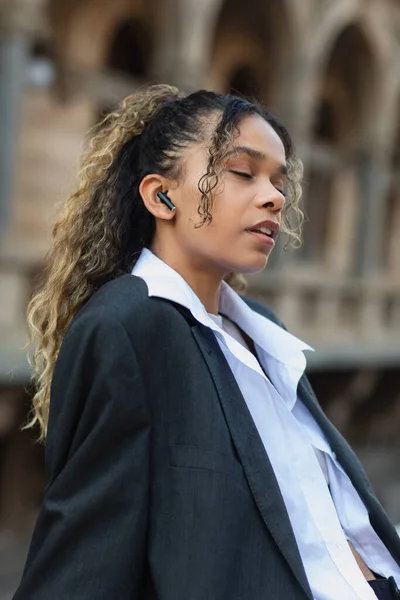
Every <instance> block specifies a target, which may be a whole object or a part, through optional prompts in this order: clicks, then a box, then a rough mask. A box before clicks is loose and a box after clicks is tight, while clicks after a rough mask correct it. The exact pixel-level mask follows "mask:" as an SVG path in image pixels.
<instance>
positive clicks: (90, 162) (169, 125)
mask: <svg viewBox="0 0 400 600" xmlns="http://www.w3.org/2000/svg"><path fill="white" fill-rule="evenodd" d="M251 114H258V115H260V116H262V117H263V118H264V119H265V120H266V121H267V122H268V123H269V124H270V125H271V126H272V127H273V129H274V130H275V131H276V132H277V133H278V135H279V136H280V138H281V140H282V142H283V145H284V147H285V153H286V159H287V166H288V175H287V184H286V188H287V200H286V203H285V207H284V213H283V215H282V217H283V219H282V230H283V232H285V233H287V234H288V238H289V242H291V243H292V245H294V246H296V245H299V244H300V243H301V226H302V222H303V213H302V211H301V209H300V206H299V203H300V198H301V179H302V164H301V162H300V160H299V159H298V158H297V157H296V156H295V154H294V150H293V146H292V142H291V139H290V137H289V134H288V132H287V130H286V129H285V127H284V126H283V125H282V124H281V123H280V122H279V121H278V120H277V119H276V118H275V117H274V116H272V115H271V114H270V113H269V112H268V111H266V110H265V109H264V108H263V107H262V106H260V105H258V104H257V103H255V102H250V101H248V100H245V99H242V98H237V97H234V96H230V95H224V94H219V93H215V92H209V91H204V90H200V91H198V92H195V93H192V94H190V95H187V96H184V95H181V94H180V92H179V91H178V89H177V88H175V87H171V86H168V85H155V86H149V87H147V88H144V89H142V90H140V91H139V92H137V93H135V94H133V95H131V96H129V97H128V98H126V99H125V100H124V101H123V102H122V104H121V106H120V107H119V108H118V110H116V111H115V112H112V113H111V114H109V115H108V116H107V117H106V118H105V119H104V120H103V122H102V123H100V124H99V125H98V126H97V127H96V128H95V130H94V133H93V136H92V138H91V141H90V143H89V144H88V149H87V151H86V152H85V154H84V155H83V158H82V163H81V168H80V181H79V185H78V187H77V189H76V190H75V191H74V192H73V193H72V194H71V195H70V196H69V198H68V199H67V200H66V205H65V211H64V215H63V217H62V218H61V220H60V221H59V222H57V223H56V225H55V226H54V229H53V244H52V247H51V249H50V251H49V253H48V255H47V259H46V265H47V268H46V271H45V281H44V284H43V286H42V288H41V290H40V291H39V292H38V293H37V294H36V295H35V296H34V297H33V298H32V300H31V301H30V303H29V305H28V311H27V318H28V325H29V329H30V343H31V344H34V345H35V351H34V355H33V361H32V362H33V369H34V381H35V385H36V393H35V395H34V397H33V406H32V415H31V418H30V420H29V422H28V424H27V426H26V427H33V426H34V425H37V424H38V425H39V427H40V440H41V441H44V440H45V438H46V431H47V421H48V414H49V407H50V387H51V380H52V375H53V371H54V366H55V362H56V360H57V356H58V352H59V349H60V346H61V343H62V340H63V338H64V335H65V333H66V330H67V329H68V327H69V325H70V323H71V321H72V319H73V318H74V316H75V315H76V314H77V312H78V311H79V310H80V309H81V308H82V306H83V305H84V304H85V303H86V302H87V301H88V300H89V298H90V297H91V296H92V295H93V294H94V293H95V292H96V290H98V289H99V288H100V287H101V286H102V285H104V284H105V283H106V282H107V281H110V280H111V279H114V278H116V277H118V276H119V275H121V274H124V273H129V272H131V270H132V268H133V266H134V264H135V262H136V260H137V258H138V256H139V255H140V253H141V251H142V249H143V248H144V247H148V246H150V244H151V241H152V238H153V235H154V231H155V221H154V217H153V216H152V215H151V213H150V212H149V211H148V210H147V209H146V207H145V205H144V203H143V201H142V199H141V197H140V194H139V185H140V182H141V180H142V179H143V177H144V176H145V175H147V174H149V173H159V174H161V175H168V177H171V178H176V179H179V177H181V175H182V164H181V163H182V161H181V160H180V158H181V156H182V153H183V152H184V149H185V148H186V147H187V146H188V145H189V144H191V143H196V142H201V141H208V155H209V156H208V166H207V170H206V173H205V174H204V175H203V176H202V177H201V179H200V181H199V182H198V189H199V192H200V200H199V205H198V213H199V217H200V222H199V223H198V225H197V226H202V225H204V224H207V223H209V222H211V220H212V205H213V197H214V196H215V193H214V192H215V190H216V188H217V187H218V183H219V181H220V177H221V174H222V173H223V170H224V157H225V156H226V154H227V152H228V151H229V150H231V149H232V147H234V143H235V138H236V137H237V133H238V126H239V124H240V121H241V120H242V119H243V118H244V117H245V116H247V115H251ZM213 115H216V116H217V117H218V119H219V120H218V121H217V122H216V126H215V127H214V131H211V133H210V127H209V123H210V117H211V116H213ZM211 121H212V120H211ZM227 281H228V282H229V284H230V285H232V286H236V287H238V285H239V286H240V285H241V284H242V283H243V279H240V275H239V274H231V275H229V276H228V277H227Z"/></svg>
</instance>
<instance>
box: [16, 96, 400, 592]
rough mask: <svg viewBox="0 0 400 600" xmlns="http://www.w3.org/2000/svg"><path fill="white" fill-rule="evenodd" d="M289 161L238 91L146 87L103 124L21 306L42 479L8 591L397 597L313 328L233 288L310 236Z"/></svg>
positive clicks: (266, 118)
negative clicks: (19, 571) (311, 372)
mask: <svg viewBox="0 0 400 600" xmlns="http://www.w3.org/2000/svg"><path fill="white" fill-rule="evenodd" d="M300 178H301V163H300V161H299V160H298V159H297V158H296V156H295V155H294V152H293V148H292V144H291V141H290V137H289V135H288V133H287V131H286V129H285V128H284V127H283V126H282V125H281V124H280V123H279V122H278V121H277V120H276V119H275V118H274V117H273V116H272V115H271V114H269V113H268V112H267V111H266V110H265V109H264V108H262V107H260V106H258V105H256V104H253V103H251V102H248V101H246V100H244V99H240V98H235V97H232V96H226V95H222V94H217V93H213V92H207V91H199V92H196V93H193V94H191V95H188V96H181V95H179V93H178V91H177V90H176V89H175V88H171V87H169V86H153V87H149V88H148V89H145V90H142V91H140V92H139V93H137V94H135V95H133V96H131V97H129V98H127V99H126V100H125V102H124V103H123V104H122V107H121V109H120V110H119V111H117V112H115V113H113V114H111V115H110V116H109V117H108V118H107V119H106V122H105V123H103V124H102V126H101V127H100V129H99V131H98V132H97V134H96V135H95V137H94V138H93V140H92V142H91V145H90V148H89V151H88V154H87V156H86V158H85V160H84V162H83V166H82V170H81V182H80V186H79V188H78V190H77V191H76V192H75V193H74V194H72V196H71V197H70V198H69V199H68V201H67V205H66V212H65V216H64V217H63V219H62V220H61V221H60V222H59V223H58V224H57V225H56V227H55V230H54V245H53V248H52V251H51V253H50V257H49V269H48V275H47V281H46V283H45V285H44V287H43V289H42V291H40V293H39V294H38V295H37V296H36V297H35V298H33V300H32V301H31V304H30V307H29V323H30V327H31V331H32V334H33V338H34V339H35V340H36V342H37V349H36V356H35V358H36V361H35V364H36V375H37V383H38V388H37V393H36V395H35V397H34V400H33V405H34V418H33V420H32V422H31V425H34V424H35V423H39V424H40V427H41V432H42V439H45V438H46V436H47V443H46V461H47V467H48V473H49V484H48V488H47V490H46V494H45V499H44V503H43V507H42V510H41V512H40V515H39V518H38V522H37V525H36V529H35V532H34V536H33V539H32V544H31V548H30V551H29V555H28V559H27V564H26V567H25V571H24V575H23V578H22V582H21V585H20V587H19V590H18V591H17V593H16V595H15V600H24V599H28V598H29V599H34V600H54V599H57V600H64V599H65V600H67V599H68V600H71V599H74V600H75V599H79V600H81V599H82V600H83V599H85V600H87V599H96V600H102V599H107V600H109V599H110V598H115V599H118V600H125V599H126V600H128V599H129V600H132V599H138V600H147V599H157V600H214V599H215V600H233V599H234V600H261V599H267V598H273V599H274V600H275V599H282V600H297V599H298V600H300V599H305V598H309V599H312V598H316V599H317V600H328V599H329V600H332V599H340V600H352V599H353V598H354V599H355V598H363V599H364V598H365V599H373V598H376V597H380V598H395V597H398V595H397V594H398V593H397V591H396V590H397V588H396V584H395V579H394V578H397V581H400V568H399V561H400V542H399V540H398V538H397V535H396V533H395V531H394V529H393V528H392V526H391V524H390V523H389V521H388V519H387V517H386V515H385V514H384V512H383V510H382V508H381V507H380V506H379V504H378V502H377V500H376V498H375V496H374V495H373V493H372V492H371V489H370V487H369V485H368V483H367V481H366V478H365V475H364V473H363V471H362V468H361V467H360V465H359V463H358V461H357V459H356V458H355V456H354V454H353V453H352V452H351V450H350V449H349V447H348V446H347V445H346V442H345V441H344V440H343V438H341V436H340V435H339V433H338V432H337V431H336V430H335V429H334V428H333V426H332V425H331V424H330V423H329V421H328V420H327V419H326V417H325V416H324V414H323V413H322V411H321V409H320V408H319V405H318V403H317V401H316V399H315V397H314V396H313V393H312V390H311V388H310V386H309V384H308V382H307V380H306V378H305V376H304V375H303V373H304V368H305V362H306V360H305V356H304V353H303V351H304V350H306V349H310V347H309V346H307V344H305V343H304V342H302V341H301V340H298V339H297V338H295V337H294V336H292V335H291V334H289V333H288V332H286V331H285V330H284V329H283V328H282V327H281V326H280V324H279V323H278V322H277V319H276V317H275V315H274V314H273V313H272V311H271V310H270V309H268V308H267V307H264V306H263V305H261V304H259V303H257V302H255V301H252V300H244V299H242V298H241V297H240V296H239V295H238V294H237V293H236V292H235V291H234V290H233V287H234V286H235V285H238V284H239V283H240V282H241V280H240V276H239V275H238V274H240V273H251V272H255V271H261V270H262V269H264V268H265V266H266V265H267V262H268V259H269V256H270V253H271V251H272V249H273V248H274V245H275V242H276V237H277V235H278V232H279V230H281V231H284V232H286V233H287V234H288V235H289V237H290V238H292V240H294V242H295V243H297V242H298V241H299V240H300V231H299V229H300V225H301V220H302V213H301V210H300V208H299V200H300V195H301V191H300ZM285 197H286V200H285ZM290 215H292V217H294V219H293V218H292V219H291V220H292V221H294V222H295V226H293V225H290V223H289V221H290ZM224 279H227V281H229V282H230V285H228V283H226V281H224ZM49 409H50V411H49ZM370 519H371V523H372V524H373V527H372V526H371V524H370ZM393 576H394V577H393ZM374 590H375V591H374Z"/></svg>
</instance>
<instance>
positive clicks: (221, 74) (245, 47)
mask: <svg viewBox="0 0 400 600" xmlns="http://www.w3.org/2000/svg"><path fill="white" fill-rule="evenodd" d="M214 23H215V25H214V30H213V40H212V42H211V45H210V71H211V85H212V86H213V87H214V88H216V89H219V90H220V91H224V92H227V91H229V89H230V88H231V87H232V86H231V83H232V82H233V83H234V82H235V81H238V80H239V81H241V83H242V89H239V90H237V91H238V92H239V93H243V92H247V91H250V93H251V95H256V96H257V97H258V98H259V99H261V100H263V101H266V102H268V103H269V104H272V105H278V103H279V101H278V98H279V97H280V93H279V90H280V88H281V87H282V85H283V79H284V77H283V75H284V73H285V74H286V73H287V71H288V70H289V63H290V58H291V56H292V50H293V45H294V44H295V36H294V29H295V27H294V25H293V22H292V20H291V18H290V13H289V11H288V9H287V6H286V3H285V2H280V1H279V0H270V1H269V2H263V1H262V0H252V1H251V7H249V6H248V5H246V4H245V3H243V2H242V1H241V0H224V1H223V2H221V3H220V5H219V10H218V14H217V15H216V17H215V21H214Z"/></svg>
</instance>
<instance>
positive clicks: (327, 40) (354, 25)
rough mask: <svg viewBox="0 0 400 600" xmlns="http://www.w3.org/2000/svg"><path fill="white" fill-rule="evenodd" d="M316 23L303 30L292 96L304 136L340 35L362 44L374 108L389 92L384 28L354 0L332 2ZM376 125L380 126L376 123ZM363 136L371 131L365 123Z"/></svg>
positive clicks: (301, 133)
mask: <svg viewBox="0 0 400 600" xmlns="http://www.w3.org/2000/svg"><path fill="white" fill-rule="evenodd" d="M318 19H319V20H318V23H316V22H312V23H311V24H310V25H309V31H308V32H306V33H305V36H304V42H303V51H302V52H300V53H299V56H298V62H297V70H298V73H299V77H298V81H299V83H300V82H301V85H300V86H299V88H298V89H296V92H295V93H294V94H293V97H294V98H295V99H296V100H295V104H294V105H293V107H292V108H293V112H294V113H295V118H294V121H295V122H297V124H298V132H297V133H298V134H299V135H300V136H302V137H304V138H307V137H308V135H309V133H310V129H311V127H312V123H313V119H314V115H315V113H316V110H317V104H318V100H319V88H320V84H321V80H322V78H323V76H324V74H325V72H326V69H327V67H328V65H329V62H330V60H331V58H332V55H333V54H334V53H335V50H336V49H337V47H338V44H340V42H341V41H343V37H342V36H343V35H344V36H349V34H351V33H352V34H353V41H355V38H358V47H359V48H360V46H363V48H364V55H365V56H368V57H369V63H370V67H371V70H372V71H373V74H374V89H373V97H372V98H369V100H368V103H369V105H370V106H371V109H372V108H373V107H376V106H377V105H380V104H381V103H385V100H386V99H387V91H388V85H389V81H388V77H387V76H386V73H387V68H386V67H387V61H388V59H389V56H390V49H389V48H388V46H387V30H386V29H385V28H384V26H383V25H382V23H381V22H379V21H377V20H376V19H375V18H374V15H373V14H371V13H369V12H368V11H367V10H365V8H363V7H360V4H359V3H358V2H356V1H355V0H351V1H349V2H335V3H334V4H333V6H332V8H329V10H326V12H325V13H324V14H323V15H322V17H321V14H319V15H318ZM376 128H379V126H378V124H376ZM364 133H365V136H366V137H367V136H369V135H370V134H371V131H370V129H369V128H368V126H366V128H365V132H364Z"/></svg>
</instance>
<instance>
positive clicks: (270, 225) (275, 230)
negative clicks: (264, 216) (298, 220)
mask: <svg viewBox="0 0 400 600" xmlns="http://www.w3.org/2000/svg"><path fill="white" fill-rule="evenodd" d="M261 227H266V228H267V229H270V230H271V231H272V236H271V237H268V236H267V235H265V234H264V233H259V232H257V231H254V230H255V229H260V228H261ZM246 231H247V233H250V234H251V235H253V236H254V237H256V238H257V239H258V240H259V241H260V242H261V243H262V244H265V245H266V246H271V247H274V246H275V240H276V238H277V237H278V234H279V223H277V222H276V221H271V220H267V221H261V222H260V223H257V224H256V225H253V227H251V228H250V229H246Z"/></svg>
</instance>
